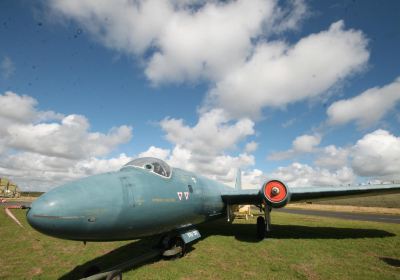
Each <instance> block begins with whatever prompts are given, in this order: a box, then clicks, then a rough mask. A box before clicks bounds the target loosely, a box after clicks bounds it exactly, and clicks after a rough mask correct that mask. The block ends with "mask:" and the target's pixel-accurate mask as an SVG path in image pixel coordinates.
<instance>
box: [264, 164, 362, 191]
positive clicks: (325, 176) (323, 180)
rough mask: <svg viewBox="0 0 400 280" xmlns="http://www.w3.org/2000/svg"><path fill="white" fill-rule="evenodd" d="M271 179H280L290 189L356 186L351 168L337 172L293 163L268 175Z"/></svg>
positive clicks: (343, 168)
mask: <svg viewBox="0 0 400 280" xmlns="http://www.w3.org/2000/svg"><path fill="white" fill-rule="evenodd" d="M268 177H270V178H278V179H280V180H283V181H284V182H285V183H287V184H288V185H289V186H290V187H304V186H338V185H344V184H354V183H355V180H356V176H355V174H354V173H353V171H352V169H351V168H349V167H342V168H340V169H338V170H335V171H330V170H328V169H325V168H320V167H311V166H309V165H307V164H302V163H298V162H295V163H292V164H291V165H289V166H285V167H279V168H277V169H276V170H275V171H273V172H272V173H270V174H268Z"/></svg>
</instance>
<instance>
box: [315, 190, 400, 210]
mask: <svg viewBox="0 0 400 280" xmlns="http://www.w3.org/2000/svg"><path fill="white" fill-rule="evenodd" d="M313 203H314V204H325V205H352V206H364V207H387V208H400V193H399V194H385V195H379V196H364V197H362V196H361V197H352V198H342V199H335V200H323V201H318V202H313Z"/></svg>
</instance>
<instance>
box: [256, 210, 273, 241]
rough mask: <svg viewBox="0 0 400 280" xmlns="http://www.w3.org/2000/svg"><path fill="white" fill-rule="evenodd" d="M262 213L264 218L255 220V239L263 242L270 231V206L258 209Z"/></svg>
mask: <svg viewBox="0 0 400 280" xmlns="http://www.w3.org/2000/svg"><path fill="white" fill-rule="evenodd" d="M260 209H262V211H263V212H264V217H261V216H260V217H258V218H257V238H258V239H259V240H263V239H264V238H265V237H266V236H267V235H268V233H269V232H270V231H271V210H272V208H271V206H269V205H266V206H265V207H264V208H260Z"/></svg>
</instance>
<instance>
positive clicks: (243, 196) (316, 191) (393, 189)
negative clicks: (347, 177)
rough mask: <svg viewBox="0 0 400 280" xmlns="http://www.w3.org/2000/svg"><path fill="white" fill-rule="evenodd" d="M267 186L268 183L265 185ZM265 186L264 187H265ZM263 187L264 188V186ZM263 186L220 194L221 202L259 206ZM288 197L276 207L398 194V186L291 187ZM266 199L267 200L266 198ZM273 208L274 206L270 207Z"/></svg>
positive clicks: (399, 187) (399, 185) (263, 198)
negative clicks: (306, 202)
mask: <svg viewBox="0 0 400 280" xmlns="http://www.w3.org/2000/svg"><path fill="white" fill-rule="evenodd" d="M267 184H268V183H267ZM267 184H266V185H267ZM266 185H265V186H266ZM265 186H263V187H262V188H261V189H260V190H259V189H251V190H240V191H235V192H232V193H226V194H222V195H221V197H222V200H223V201H224V202H225V203H227V204H260V203H262V202H263V201H266V200H265V198H266V197H265V195H264V188H265ZM287 191H288V195H287V200H286V201H285V203H284V204H282V203H280V204H279V205H276V207H282V206H284V205H285V204H286V203H290V202H300V201H312V200H324V199H331V198H339V197H351V196H373V195H381V194H390V193H400V184H391V185H384V184H383V185H362V186H336V187H334V186H332V187H322V186H320V187H318V186H313V187H291V188H287ZM267 199H268V198H267ZM272 206H274V205H272Z"/></svg>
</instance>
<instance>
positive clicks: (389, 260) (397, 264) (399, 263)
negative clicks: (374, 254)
mask: <svg viewBox="0 0 400 280" xmlns="http://www.w3.org/2000/svg"><path fill="white" fill-rule="evenodd" d="M379 259H380V260H381V261H384V262H385V263H386V264H388V265H390V266H394V267H400V260H399V259H393V258H387V257H380V258H379Z"/></svg>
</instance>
